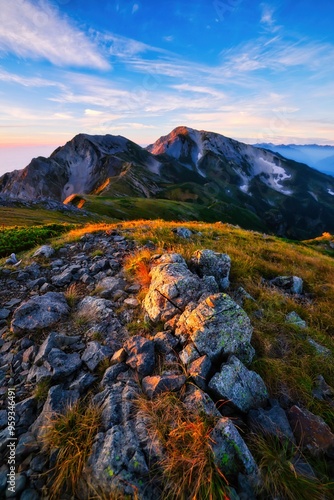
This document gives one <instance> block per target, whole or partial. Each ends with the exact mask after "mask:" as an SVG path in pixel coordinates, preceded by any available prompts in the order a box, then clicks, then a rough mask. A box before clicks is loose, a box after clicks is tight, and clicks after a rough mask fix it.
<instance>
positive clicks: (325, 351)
mask: <svg viewBox="0 0 334 500" xmlns="http://www.w3.org/2000/svg"><path fill="white" fill-rule="evenodd" d="M306 340H307V342H308V343H309V344H310V345H311V346H312V347H314V349H315V350H316V353H317V354H319V356H325V357H330V356H332V351H331V350H330V349H327V347H324V346H323V345H321V344H319V343H318V342H316V341H315V340H313V339H312V337H307V339H306Z"/></svg>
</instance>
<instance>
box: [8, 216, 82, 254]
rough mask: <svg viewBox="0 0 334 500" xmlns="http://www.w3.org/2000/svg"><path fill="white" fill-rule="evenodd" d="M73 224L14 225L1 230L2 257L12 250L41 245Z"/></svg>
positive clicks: (16, 250)
mask: <svg viewBox="0 0 334 500" xmlns="http://www.w3.org/2000/svg"><path fill="white" fill-rule="evenodd" d="M72 227H73V226H70V225H68V224H47V225H42V226H30V227H13V228H3V229H2V230H0V257H6V256H8V255H10V254H11V253H12V252H14V253H17V252H21V251H22V250H29V249H30V248H33V247H35V246H36V245H41V244H43V243H45V242H47V241H49V240H50V238H54V237H56V236H58V235H60V234H62V233H64V232H66V231H69V230H70V229H71V228H72Z"/></svg>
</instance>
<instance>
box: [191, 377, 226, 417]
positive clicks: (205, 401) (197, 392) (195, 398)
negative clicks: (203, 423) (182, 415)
mask: <svg viewBox="0 0 334 500" xmlns="http://www.w3.org/2000/svg"><path fill="white" fill-rule="evenodd" d="M183 403H184V405H185V407H186V408H187V410H188V411H190V412H191V413H194V414H197V415H203V414H204V415H208V416H211V417H219V418H220V417H221V414H220V413H219V411H218V410H217V408H216V406H215V404H214V402H213V401H212V399H211V398H210V396H209V395H208V394H207V393H206V392H204V391H202V390H201V389H199V388H198V387H196V386H195V385H193V384H188V385H187V388H186V391H185V395H184V397H183Z"/></svg>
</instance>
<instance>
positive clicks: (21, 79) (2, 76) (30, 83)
mask: <svg viewBox="0 0 334 500" xmlns="http://www.w3.org/2000/svg"><path fill="white" fill-rule="evenodd" d="M0 81H2V82H8V83H17V84H18V85H22V86H23V87H59V88H63V87H64V86H63V85H62V84H61V83H60V82H54V81H51V80H46V79H44V78H37V77H29V76H21V75H17V74H15V73H9V72H8V71H5V70H3V69H0Z"/></svg>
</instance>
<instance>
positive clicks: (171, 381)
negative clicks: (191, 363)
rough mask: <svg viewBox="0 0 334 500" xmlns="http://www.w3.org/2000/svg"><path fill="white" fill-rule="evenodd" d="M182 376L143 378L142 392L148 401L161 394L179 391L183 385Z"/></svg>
mask: <svg viewBox="0 0 334 500" xmlns="http://www.w3.org/2000/svg"><path fill="white" fill-rule="evenodd" d="M185 382H186V377H185V376H184V375H162V376H160V375H155V376H152V377H145V378H143V392H144V394H146V396H148V397H149V398H150V399H153V398H154V397H155V396H158V394H161V393H162V392H170V391H171V392H175V391H179V390H180V389H181V387H182V386H183V385H184V384H185Z"/></svg>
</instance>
